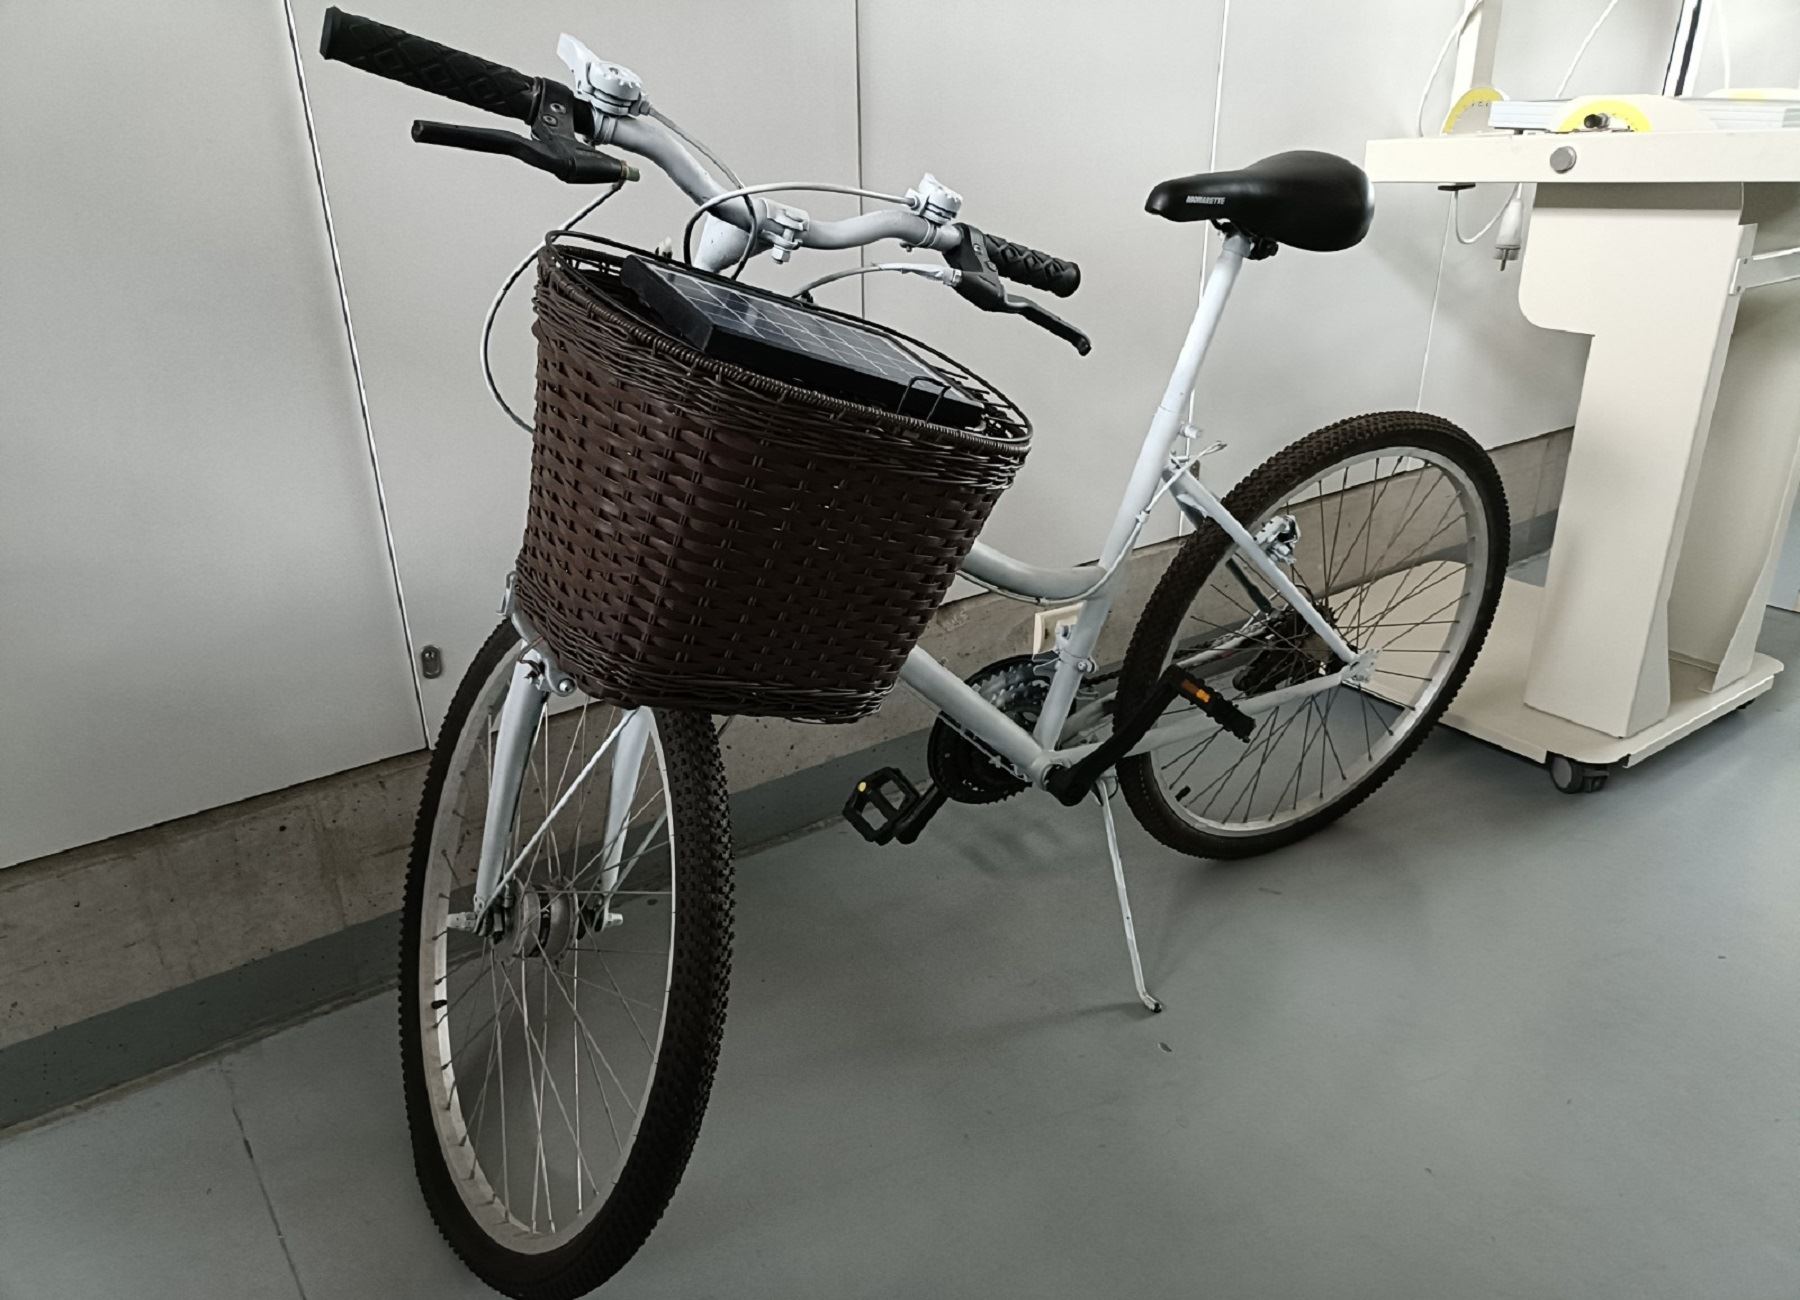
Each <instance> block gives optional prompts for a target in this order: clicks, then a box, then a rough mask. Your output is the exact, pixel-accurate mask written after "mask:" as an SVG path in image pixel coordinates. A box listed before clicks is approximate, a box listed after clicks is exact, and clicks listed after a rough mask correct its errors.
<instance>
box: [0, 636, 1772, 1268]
mask: <svg viewBox="0 0 1800 1300" xmlns="http://www.w3.org/2000/svg"><path fill="white" fill-rule="evenodd" d="M1769 620H1770V621H1769V627H1768V631H1767V634H1766V635H1765V638H1764V646H1765V648H1766V649H1768V650H1769V651H1770V652H1771V653H1774V654H1776V655H1778V656H1780V657H1784V658H1786V659H1788V660H1789V662H1794V661H1796V660H1797V659H1800V615H1786V614H1782V613H1771V614H1770V616H1769ZM1796 699H1800V681H1788V680H1785V679H1784V680H1781V681H1779V682H1778V684H1777V686H1776V689H1775V691H1774V692H1773V693H1772V694H1771V695H1769V696H1768V697H1766V698H1765V699H1763V700H1762V701H1760V702H1759V703H1757V704H1756V705H1755V706H1754V707H1753V708H1752V709H1750V710H1749V711H1748V712H1746V713H1744V714H1743V715H1741V716H1736V717H1733V718H1730V719H1727V720H1725V721H1723V722H1721V723H1719V724H1717V725H1716V726H1714V727H1712V728H1709V729H1708V730H1707V731H1705V732H1704V733H1702V734H1700V735H1698V736H1696V737H1694V738H1692V739H1690V740H1688V741H1685V742H1683V743H1682V744H1681V745H1680V746H1679V747H1677V748H1676V749H1674V750H1671V751H1670V752H1669V753H1667V754H1665V755H1663V756H1661V757H1660V758H1658V759H1655V760H1653V761H1651V762H1649V763H1647V764H1645V765H1644V766H1643V767H1641V768H1638V769H1636V770H1634V771H1631V772H1627V773H1624V774H1622V775H1620V776H1618V777H1615V778H1614V781H1613V784H1612V786H1611V787H1610V788H1609V789H1608V790H1607V791H1606V792H1605V793H1603V794H1601V795H1599V796H1595V797H1592V798H1586V799H1576V798H1570V797H1567V796H1563V795H1560V794H1558V793H1556V792H1555V791H1554V790H1553V789H1552V788H1551V786H1550V784H1549V782H1548V781H1547V780H1546V779H1545V777H1544V776H1543V774H1542V773H1541V772H1540V771H1538V770H1535V769H1532V768H1530V767H1527V766H1525V765H1524V764H1523V763H1521V762H1519V761H1518V760H1515V759H1513V758H1511V757H1508V756H1506V755H1504V754H1501V753H1498V752H1496V751H1493V750H1490V749H1487V748H1485V747H1483V746H1481V745H1478V744H1475V743H1473V742H1471V741H1468V740H1466V739H1463V738H1461V737H1458V736H1454V735H1450V734H1440V735H1438V736H1436V737H1434V738H1433V739H1432V741H1431V742H1430V743H1429V744H1428V746H1427V748H1426V749H1425V751H1424V752H1423V754H1422V755H1421V757H1420V759H1419V760H1418V761H1416V762H1415V763H1413V764H1412V765H1411V766H1409V767H1408V768H1407V769H1406V770H1405V771H1403V772H1402V773H1401V774H1400V776H1399V777H1398V778H1397V779H1396V780H1395V782H1394V783H1393V784H1392V785H1391V786H1390V787H1389V788H1388V789H1387V790H1385V791H1383V793H1382V794H1381V795H1380V796H1379V798H1378V799H1377V800H1376V801H1375V802H1374V803H1372V804H1371V805H1370V806H1368V807H1367V808H1365V809H1364V810H1363V811H1362V812H1361V813H1359V814H1358V815H1357V816H1355V817H1354V818H1353V819H1351V820H1350V821H1348V822H1346V823H1344V824H1343V825H1342V826H1341V827H1339V828H1338V829H1336V830H1334V831H1332V832H1330V833H1328V834H1326V835H1324V836H1322V837H1319V838H1317V839H1315V840H1313V841H1312V842H1310V843H1308V844H1306V845H1303V846H1301V847H1299V848H1297V849H1294V850H1291V851H1288V852H1286V853H1283V854H1281V855H1279V856H1278V857H1275V858H1272V859H1266V860H1263V861H1260V862H1256V863H1252V864H1245V865H1238V866H1217V865H1216V866H1197V865H1195V864H1193V863H1191V862H1188V861H1185V860H1182V859H1179V858H1177V857H1175V856H1174V855H1172V854H1170V853H1167V852H1165V851H1163V850H1161V849H1159V848H1157V847H1156V846H1154V845H1153V844H1151V843H1150V842H1149V840H1148V839H1147V838H1146V837H1145V836H1144V835H1143V834H1142V833H1141V832H1139V831H1138V830H1137V829H1136V827H1135V826H1130V827H1127V828H1126V830H1125V844H1126V852H1127V855H1128V858H1127V860H1128V864H1129V867H1130V870H1131V873H1132V883H1133V888H1134V901H1135V903H1136V909H1137V913H1138V916H1139V918H1140V923H1141V926H1142V937H1143V939H1144V943H1145V949H1146V955H1147V961H1148V966H1149V970H1150V974H1151V978H1152V983H1153V986H1154V987H1155V988H1156V989H1157V990H1158V991H1159V992H1160V993H1161V994H1162V995H1163V997H1164V998H1165V1000H1166V1001H1167V1003H1168V1008H1169V1009H1168V1011H1167V1013H1166V1014H1164V1015H1162V1016H1157V1017H1151V1016H1148V1015H1146V1014H1145V1013H1143V1012H1142V1011H1141V1010H1139V1009H1138V1008H1137V1007H1136V1006H1135V1004H1134V1003H1133V1002H1132V1000H1131V996H1130V986H1129V982H1128V977H1127V972H1126V968H1125V958H1124V952H1123V949H1122V946H1121V944H1120V942H1119V937H1118V930H1117V921H1116V915H1115V911H1114V907H1113V900H1112V896H1111V884H1110V880H1109V877H1108V873H1107V867H1106V855H1105V848H1104V842H1103V840H1102V838H1101V833H1100V826H1099V823H1098V819H1097V817H1096V816H1095V814H1094V813H1093V812H1092V811H1091V810H1087V809H1083V810H1076V811H1069V812H1064V811H1062V810H1060V809H1057V808H1055V807H1053V806H1051V805H1050V804H1048V802H1047V801H1044V800H1041V799H1040V800H1036V801H1023V800H1021V801H1015V802H1014V803H1011V804H1008V805H1005V806H1003V807H1001V808H998V809H988V810H981V809H965V808H954V807H953V808H951V809H949V810H947V811H946V813H945V814H944V815H943V817H942V818H941V819H940V821H939V822H938V824H937V825H936V826H934V827H933V830H932V833H931V835H930V836H929V837H928V838H927V839H926V840H925V841H924V842H923V843H921V844H920V845H918V846H915V847H914V848H912V849H910V850H907V849H901V848H890V849H874V848H871V847H868V846H865V845H863V844H862V843H861V842H860V841H858V840H857V839H856V838H855V837H854V835H853V834H852V833H851V832H850V831H848V830H847V829H845V828H833V829H829V830H825V831H822V832H820V833H818V834H815V835H812V836H810V837H808V838H806V839H804V840H801V841H799V842H796V843H792V844H789V845H786V846H783V847H780V848H777V849H773V850H770V851H768V852H765V853H763V854H760V855H758V856H756V857H753V858H750V859H748V860H746V861H745V862H743V863H742V864H741V875H740V889H739V912H738V915H739V923H738V936H739V947H738V961H737V974H736V979H735V983H734V989H733V998H732V1013H731V1019H730V1026H729V1029H728V1032H727V1035H726V1044H725V1056H724V1062H723V1065H722V1067H721V1070H720V1074H719V1080H718V1086H717V1090H716V1093H715V1101H714V1104H713V1108H712V1112H711V1114H710V1115H709V1117H708V1119H707V1124H706V1129H705V1132H704V1134H703V1136H702V1139H701V1143H700V1147H699V1151H698V1153H697V1155H696V1157H695V1160H694V1163H693V1165H692V1167H691V1168H690V1170H689V1173H688V1177H687V1180H686V1182H685V1184H684V1185H683V1187H682V1190H681V1193H680V1195H679V1196H678V1198H677V1199H676V1202H675V1204H674V1206H673V1207H672V1208H671V1210H670V1211H669V1214H668V1216H667V1218H666V1219H665V1220H664V1222H663V1225H662V1227H661V1228H660V1229H659V1231H658V1232H657V1234H656V1236H655V1237H654V1238H653V1239H652V1241H651V1243H650V1245H649V1246H648V1247H647V1248H646V1249H645V1250H644V1252H643V1253H642V1254H641V1255H640V1256H639V1257H638V1259H637V1260H636V1261H634V1262H633V1263H632V1264H631V1265H630V1266H629V1268H628V1269H627V1270H626V1271H625V1272H624V1273H622V1274H621V1275H620V1276H619V1278H618V1279H617V1280H616V1281H615V1283H614V1284H613V1285H612V1286H611V1287H610V1288H608V1290H607V1292H606V1293H605V1294H608V1295H613V1296H618V1297H682V1298H683V1300H694V1298H695V1297H732V1298H733V1300H735V1298H737V1297H760V1296H770V1297H775V1296H781V1297H788V1296H808V1297H810V1296H833V1297H835V1296H858V1297H861V1296H883V1297H886V1296H892V1297H926V1296H929V1297H949V1296H956V1297H961V1296H971V1297H973V1296H1033V1297H1050V1296H1057V1297H1060V1296H1080V1297H1089V1296H1109V1297H1166V1296H1175V1295H1183V1296H1187V1295H1198V1294H1208V1295H1216V1296H1231V1297H1271V1298H1273V1297H1281V1298H1290V1297H1331V1298H1332V1300H1340V1298H1345V1297H1365V1296H1366V1297H1371V1300H1374V1298H1380V1300H1393V1298H1395V1297H1415V1296H1416V1297H1457V1298H1459V1300H1476V1298H1479V1297H1515V1296H1527V1297H1552V1296H1575V1297H1583V1298H1584V1300H1585V1298H1588V1297H1606V1296H1620V1297H1627V1296H1629V1297H1633V1298H1634V1300H1645V1298H1649V1297H1681V1298H1682V1300H1689V1298H1691V1297H1696V1296H1709V1297H1711V1296H1719V1297H1732V1298H1737V1300H1747V1298H1749V1297H1778V1296H1779V1297H1793V1296H1796V1295H1800V1010H1797V1008H1800V998H1797V995H1800V869H1797V868H1800V851H1797V850H1800V798H1797V797H1796V796H1800V743H1797V742H1800V707H1797V706H1796V704H1795V700H1796ZM397 1073H398V1071H397V1063H396V1056H395V1049H394V1042H393V1015H392V1011H391V1007H390V1004H389V1000H388V999H386V998H382V999H378V1000H377V1001H375V1002H372V1003H367V1004H363V1005H359V1006H355V1007H351V1008H349V1009H348V1010H345V1011H342V1012H339V1013H337V1014H334V1015H330V1016H327V1017H324V1018H322V1019H320V1020H317V1021H314V1022H312V1023H310V1024H307V1025H303V1026H301V1027H299V1028H296V1029H294V1030H291V1031H289V1032H287V1033H284V1034H281V1035H279V1036H277V1037H274V1038H270V1039H267V1040H265V1041H263V1042H261V1043H258V1044H256V1045H254V1046H252V1047H249V1048H247V1049H245V1050H243V1051H240V1052H237V1053H236V1054H234V1055H232V1056H230V1057H227V1058H225V1059H223V1060H220V1061H216V1062H213V1063H210V1064H207V1065H204V1066H202V1067H199V1068H197V1069H194V1070H191V1071H189V1072H187V1073H185V1074H183V1075H180V1076H178V1077H175V1078H172V1079H169V1080H167V1081H165V1082H162V1083H159V1084H156V1085H154V1086H151V1087H148V1088H145V1089H142V1090H140V1091H138V1092H135V1093H132V1094H129V1095H127V1096H124V1097H121V1098H119V1099H117V1100H114V1101H111V1102H109V1103H106V1104H104V1105H101V1106H98V1107H96V1108H94V1109H92V1110H90V1111H87V1112H85V1113H82V1114H80V1115H78V1116H76V1117H74V1118H72V1119H69V1120H66V1121H63V1122H61V1123H58V1124H55V1125H51V1126H48V1127H45V1128H41V1129H37V1130H34V1131H31V1132H27V1133H24V1134H22V1135H19V1136H16V1137H14V1138H12V1139H10V1140H9V1141H6V1142H5V1143H4V1144H0V1297H3V1298H4V1300H39V1298H40V1297H42V1298H46V1300H83V1298H85V1297H108V1298H110V1297H144V1298H151V1297H155V1298H158V1300H160V1298H162V1297H170V1298H171V1300H173V1298H174V1297H181V1298H182V1300H187V1298H189V1297H195V1296H208V1297H210V1296H221V1297H233V1298H236V1297H261V1296H271V1297H294V1296H302V1295H303V1296H307V1297H313V1298H314V1300H322V1298H324V1297H340V1296H341V1297H380V1298H381V1300H412V1298H414V1297H418V1298H420V1300H423V1298H425V1297H431V1298H432V1300H440V1298H444V1297H457V1296H476V1295H482V1294H486V1292H484V1291H483V1290H482V1288H480V1287H479V1286H478V1285H477V1284H476V1283H475V1282H473V1281H472V1280H471V1279H470V1278H468V1277H467V1276H466V1275H465V1274H463V1273H462V1272H461V1271H460V1269H459V1267H458V1266H457V1265H456V1263H455V1261H454V1260H453V1259H452V1257H451V1256H450V1255H449V1253H448V1252H447V1251H446V1250H445V1249H444V1248H443V1247H442V1246H441V1244H440V1243H439V1242H438V1240H437V1239H436V1237H435V1235H434V1233H433V1230H432V1228H431V1225H430V1223H429V1221H428V1220H427V1219H426V1217H425V1214H424V1211H423V1209H422V1208H421V1205H420V1203H419V1200H418V1197H417V1195H416V1193H415V1191H414V1188H413V1186H412V1180H411V1172H410V1169H409V1167H408V1164H407V1155H406V1152H405V1149H404V1143H403V1135H402V1129H401V1119H400V1103H399V1091H398V1089H399V1083H398V1078H397Z"/></svg>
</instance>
